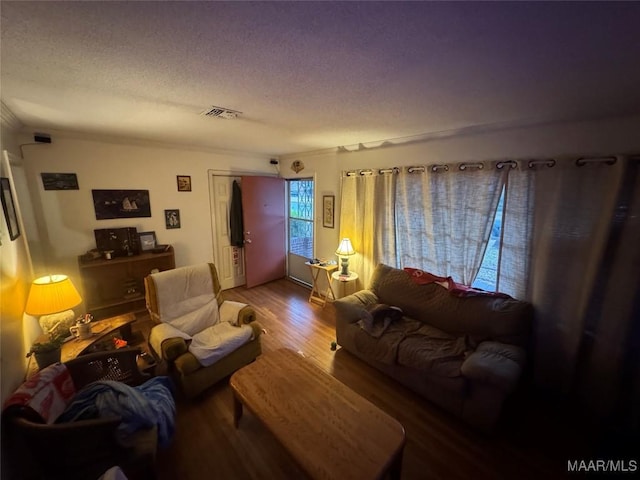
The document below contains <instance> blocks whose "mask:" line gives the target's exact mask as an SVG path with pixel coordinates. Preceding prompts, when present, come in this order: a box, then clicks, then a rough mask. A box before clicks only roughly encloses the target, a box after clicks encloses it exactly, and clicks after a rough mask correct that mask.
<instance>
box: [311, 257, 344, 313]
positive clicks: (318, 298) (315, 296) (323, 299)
mask: <svg viewBox="0 0 640 480" xmlns="http://www.w3.org/2000/svg"><path fill="white" fill-rule="evenodd" d="M305 265H308V266H309V270H310V271H311V280H312V282H313V285H312V286H311V294H310V295H309V302H316V303H318V304H320V305H322V307H324V306H325V305H326V304H327V301H328V300H335V299H336V295H335V293H333V288H332V287H331V272H333V271H334V270H337V269H338V266H337V265H320V264H319V263H309V262H306V263H305ZM322 272H324V273H325V276H326V279H327V290H326V291H325V292H324V293H322V292H321V291H320V285H318V283H319V282H318V277H321V274H322Z"/></svg>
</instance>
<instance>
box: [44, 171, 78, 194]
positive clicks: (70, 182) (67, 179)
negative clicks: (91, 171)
mask: <svg viewBox="0 0 640 480" xmlns="http://www.w3.org/2000/svg"><path fill="white" fill-rule="evenodd" d="M40 176H41V177H42V186H43V187H44V189H45V190H79V189H80V187H79V186H78V177H77V175H76V174H75V173H44V172H43V173H41V174H40Z"/></svg>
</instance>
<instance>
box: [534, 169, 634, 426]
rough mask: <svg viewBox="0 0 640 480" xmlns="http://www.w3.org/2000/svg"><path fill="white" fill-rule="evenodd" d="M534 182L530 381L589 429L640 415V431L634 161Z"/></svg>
mask: <svg viewBox="0 0 640 480" xmlns="http://www.w3.org/2000/svg"><path fill="white" fill-rule="evenodd" d="M529 180H530V182H529V188H528V189H527V194H526V195H525V196H526V197H527V198H528V202H529V204H530V205H533V215H532V216H530V217H529V218H530V220H531V222H532V223H531V224H530V225H529V226H527V227H526V228H527V229H528V228H529V227H530V228H531V231H532V233H533V235H532V240H531V262H530V268H529V269H528V272H529V273H528V275H527V276H526V278H527V279H528V280H529V282H530V284H529V285H528V286H527V290H528V292H529V294H528V299H529V300H530V301H531V302H532V303H533V304H534V306H535V310H536V321H535V326H534V342H535V343H534V357H533V358H534V381H535V383H536V385H537V386H538V387H540V388H541V389H543V390H546V391H550V392H554V394H561V396H562V397H563V398H564V399H565V400H569V401H570V405H571V406H572V408H574V409H577V410H581V411H583V412H584V413H586V414H588V416H589V418H591V419H593V420H601V421H610V420H611V419H613V418H614V417H616V416H620V415H622V416H625V414H624V413H623V412H624V410H625V409H626V413H627V416H626V418H627V420H628V419H630V418H632V417H631V416H629V415H630V413H631V411H632V410H633V409H635V421H636V425H637V415H638V411H637V409H638V405H639V404H640V402H638V400H639V398H638V369H637V358H636V360H635V364H634V363H633V361H632V360H631V359H632V358H633V342H634V341H635V342H636V347H635V348H637V342H638V339H637V335H638V321H639V319H640V311H639V305H638V293H639V292H638V290H639V287H640V274H639V272H640V248H639V247H638V245H640V188H638V187H639V186H640V184H639V183H640V177H639V175H638V161H637V160H632V159H625V158H618V159H617V161H616V163H615V164H614V165H608V164H607V163H605V162H593V163H586V164H584V165H583V166H577V165H576V164H575V162H574V161H566V162H558V164H557V165H556V166H555V167H553V168H543V169H541V170H538V171H535V172H531V173H530V174H529ZM634 332H635V334H634ZM634 335H635V339H634ZM636 357H637V354H636ZM632 392H635V393H632ZM630 395H631V396H630ZM630 399H633V400H634V401H635V403H633V402H631V403H629V402H630ZM631 405H635V406H633V407H632V406H631Z"/></svg>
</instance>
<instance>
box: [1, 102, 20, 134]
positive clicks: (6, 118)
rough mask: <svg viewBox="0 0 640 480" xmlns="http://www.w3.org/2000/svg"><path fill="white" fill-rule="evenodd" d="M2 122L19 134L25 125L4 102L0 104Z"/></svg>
mask: <svg viewBox="0 0 640 480" xmlns="http://www.w3.org/2000/svg"><path fill="white" fill-rule="evenodd" d="M0 122H1V123H2V125H3V126H5V127H6V128H8V129H9V130H12V131H14V132H17V131H19V130H21V129H22V128H24V124H23V123H22V122H21V121H20V119H18V117H16V115H15V114H14V113H13V112H12V111H11V110H10V109H9V107H7V106H6V105H5V104H4V102H0Z"/></svg>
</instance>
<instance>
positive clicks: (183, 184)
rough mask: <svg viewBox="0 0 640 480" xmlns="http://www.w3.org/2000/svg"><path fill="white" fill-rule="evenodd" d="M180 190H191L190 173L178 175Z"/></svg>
mask: <svg viewBox="0 0 640 480" xmlns="http://www.w3.org/2000/svg"><path fill="white" fill-rule="evenodd" d="M176 178H177V179H178V191H179V192H190V191H191V176H190V175H178V176H177V177H176Z"/></svg>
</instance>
